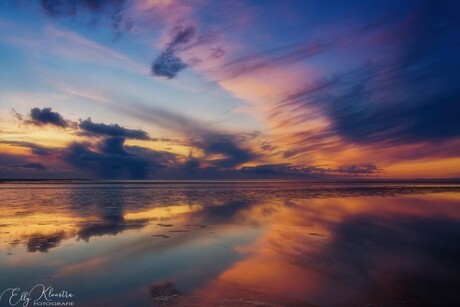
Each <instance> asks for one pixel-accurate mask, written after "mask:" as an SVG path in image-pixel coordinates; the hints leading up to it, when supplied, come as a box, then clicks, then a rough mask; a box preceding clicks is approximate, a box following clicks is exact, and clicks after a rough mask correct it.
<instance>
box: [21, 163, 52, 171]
mask: <svg viewBox="0 0 460 307" xmlns="http://www.w3.org/2000/svg"><path fill="white" fill-rule="evenodd" d="M18 166H19V167H24V168H31V169H35V170H40V171H44V170H45V169H46V167H45V166H44V165H43V164H41V163H38V162H30V163H27V164H24V165H18Z"/></svg>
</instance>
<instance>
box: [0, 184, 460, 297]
mask: <svg viewBox="0 0 460 307" xmlns="http://www.w3.org/2000/svg"><path fill="white" fill-rule="evenodd" d="M0 208H1V211H0V294H1V292H2V291H4V290H5V289H8V288H15V287H18V288H20V289H21V290H20V291H21V292H22V291H28V290H30V289H31V288H32V287H33V286H34V285H37V284H43V285H45V286H51V287H53V288H55V292H58V291H61V290H65V291H68V292H71V293H73V294H74V297H73V298H72V299H71V301H74V306H460V185H458V184H436V183H429V184H420V183H387V184H375V183H374V184H369V183H353V184H324V183H323V184H315V183H302V182H227V183H218V182H217V183H216V182H214V183H213V182H201V183H187V182H183V183H159V182H156V183H155V182H153V183H152V182H121V183H120V182H117V183H113V182H84V183H81V182H77V183H72V182H67V183H63V182H61V183H53V182H49V183H2V184H0ZM10 297H11V295H10V293H6V294H5V295H4V296H3V297H2V299H1V300H0V306H10V304H9V303H8V301H7V299H6V298H8V299H9V298H10ZM53 301H56V299H53ZM58 301H59V300H58ZM60 301H63V302H65V301H68V299H67V300H66V299H60ZM22 303H23V302H21V303H20V304H18V305H17V306H20V305H21V304H22ZM29 306H33V304H32V302H31V303H30V304H29Z"/></svg>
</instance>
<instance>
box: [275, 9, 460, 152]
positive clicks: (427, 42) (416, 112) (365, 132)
mask: <svg viewBox="0 0 460 307" xmlns="http://www.w3.org/2000/svg"><path fill="white" fill-rule="evenodd" d="M458 13H460V12H459V7H458V5H456V3H455V2H449V1H446V2H442V3H440V2H426V3H424V4H423V5H421V6H420V7H419V9H418V10H416V11H414V12H412V13H411V15H410V16H407V18H406V19H404V20H403V21H401V22H400V23H399V24H396V25H394V23H393V24H391V25H385V26H386V27H387V28H388V29H385V30H384V31H385V34H386V35H385V36H384V37H386V38H387V41H386V44H387V45H388V46H387V47H386V48H388V50H390V51H388V52H386V53H385V54H381V56H379V57H377V56H375V58H374V59H371V60H370V61H369V62H368V63H366V64H364V65H362V66H361V67H358V68H355V69H351V70H349V71H348V72H345V73H338V74H335V75H332V76H329V77H324V78H321V79H318V80H317V81H316V82H313V83H311V84H308V85H306V86H304V87H303V88H302V89H300V90H299V91H297V92H295V93H293V94H291V95H288V96H287V97H286V98H285V99H283V100H282V101H280V102H279V104H278V107H277V108H276V109H275V111H276V112H282V113H283V112H284V113H283V114H285V115H286V114H290V115H288V116H289V119H290V120H291V123H293V124H291V125H296V124H297V123H301V122H305V121H308V120H311V119H313V118H315V117H316V118H317V117H320V116H325V117H326V118H328V119H329V121H330V125H329V126H328V127H326V128H325V129H324V130H323V131H322V133H324V136H326V137H327V136H334V135H338V136H340V137H342V138H344V139H345V140H346V141H349V142H352V143H358V144H364V145H366V144H386V145H385V146H389V145H401V144H411V143H419V142H435V143H436V142H440V141H444V140H451V139H453V138H457V137H459V136H460V121H459V120H458V115H457V114H460V104H459V103H458V101H459V100H460V88H459V87H458V84H460V75H459V74H458V73H457V72H458V71H459V70H460V60H459V58H458V57H457V56H456V54H458V53H460V36H459V33H460V24H459V23H458V22H456V17H455V16H457V15H458ZM379 30H381V31H383V30H382V29H379ZM292 110H296V112H292ZM291 112H292V113H291ZM294 113H295V114H294ZM274 116H276V115H274ZM288 125H289V124H288ZM382 146H383V145H382Z"/></svg>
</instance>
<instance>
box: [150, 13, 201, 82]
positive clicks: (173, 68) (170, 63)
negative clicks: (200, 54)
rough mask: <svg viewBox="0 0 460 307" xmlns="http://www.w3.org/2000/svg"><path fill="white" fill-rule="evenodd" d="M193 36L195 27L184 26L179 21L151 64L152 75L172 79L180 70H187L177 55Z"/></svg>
mask: <svg viewBox="0 0 460 307" xmlns="http://www.w3.org/2000/svg"><path fill="white" fill-rule="evenodd" d="M194 36H195V27H193V26H184V25H183V23H182V22H181V21H179V22H178V23H177V24H176V26H175V27H174V28H173V29H172V31H171V38H170V41H169V42H168V43H167V44H166V46H165V47H164V48H163V50H162V51H161V53H160V55H159V56H158V57H157V58H156V59H155V60H154V61H153V63H152V67H151V72H152V75H153V76H156V77H166V78H168V79H172V78H174V77H176V76H177V74H178V73H179V72H180V71H181V70H183V69H185V68H187V66H188V65H187V64H186V63H184V62H183V61H182V59H181V58H180V57H179V56H178V53H179V51H180V50H181V48H182V47H183V46H184V45H186V44H187V43H189V42H190V40H191V39H192V38H193V37H194Z"/></svg>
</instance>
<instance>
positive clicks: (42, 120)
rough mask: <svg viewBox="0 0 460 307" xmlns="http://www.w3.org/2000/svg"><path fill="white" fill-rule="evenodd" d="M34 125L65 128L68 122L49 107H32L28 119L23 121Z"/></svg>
mask: <svg viewBox="0 0 460 307" xmlns="http://www.w3.org/2000/svg"><path fill="white" fill-rule="evenodd" d="M25 122H26V123H28V124H32V125H36V126H45V125H53V126H57V127H61V128H65V127H67V126H68V125H69V123H68V122H67V121H66V120H65V119H64V118H63V117H62V115H61V114H59V113H58V112H53V111H52V109H51V108H43V109H40V108H33V109H31V110H30V114H29V119H28V120H26V121H25Z"/></svg>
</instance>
